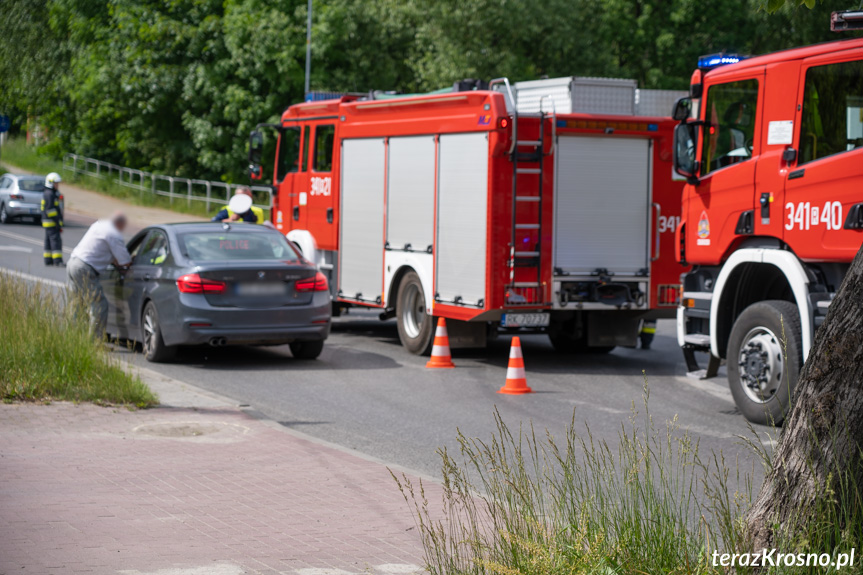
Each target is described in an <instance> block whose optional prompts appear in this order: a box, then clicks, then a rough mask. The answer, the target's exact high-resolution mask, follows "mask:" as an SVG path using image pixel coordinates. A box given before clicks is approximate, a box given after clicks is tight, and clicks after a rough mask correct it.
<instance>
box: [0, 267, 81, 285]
mask: <svg viewBox="0 0 863 575" xmlns="http://www.w3.org/2000/svg"><path fill="white" fill-rule="evenodd" d="M0 273H4V274H6V275H10V276H13V277H17V278H21V279H22V280H26V281H31V282H41V283H44V284H48V285H50V286H54V287H56V288H61V289H66V283H65V282H58V281H57V280H51V279H48V278H41V277H39V276H34V275H30V274H25V273H24V272H19V271H18V270H12V269H9V268H0Z"/></svg>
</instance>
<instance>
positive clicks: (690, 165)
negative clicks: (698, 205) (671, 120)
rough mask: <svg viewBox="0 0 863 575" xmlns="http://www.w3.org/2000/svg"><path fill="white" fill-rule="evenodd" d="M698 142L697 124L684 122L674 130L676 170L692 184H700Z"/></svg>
mask: <svg viewBox="0 0 863 575" xmlns="http://www.w3.org/2000/svg"><path fill="white" fill-rule="evenodd" d="M697 142H698V125H697V124H695V123H693V122H690V123H687V122H683V123H681V124H678V125H677V127H676V128H675V129H674V170H675V171H676V172H677V173H678V174H680V175H681V176H683V177H684V178H686V180H687V181H688V182H689V183H690V184H697V183H698V160H697V159H696V157H695V151H696V149H697V145H696V143H697Z"/></svg>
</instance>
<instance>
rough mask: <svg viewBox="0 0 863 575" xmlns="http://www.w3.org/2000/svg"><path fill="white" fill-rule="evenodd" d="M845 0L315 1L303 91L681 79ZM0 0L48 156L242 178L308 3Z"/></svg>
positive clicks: (800, 38)
mask: <svg viewBox="0 0 863 575" xmlns="http://www.w3.org/2000/svg"><path fill="white" fill-rule="evenodd" d="M848 1H849V0H824V1H823V2H818V3H817V4H815V5H814V6H813V7H812V9H811V10H809V9H806V8H803V7H801V6H800V1H799V0H787V2H784V1H779V0H777V1H776V2H774V1H773V0H769V1H768V0H711V1H710V2H704V1H703V0H543V1H541V2H536V1H535V0H471V1H469V2H465V1H464V0H365V1H363V2H358V1H356V0H315V14H314V22H315V23H314V28H313V40H312V88H313V89H318V90H334V91H345V92H366V91H368V90H372V89H383V90H398V91H403V92H413V91H421V90H432V89H437V88H441V87H444V86H447V85H450V84H452V83H453V82H454V81H456V80H459V79H462V78H483V79H490V78H492V77H498V76H508V77H509V78H511V79H513V80H525V79H534V78H538V77H542V76H549V77H554V76H568V75H582V76H610V77H624V78H635V79H637V80H638V82H639V85H640V86H642V87H646V88H668V89H674V88H676V89H683V88H685V86H686V85H687V84H688V80H689V76H690V74H691V72H692V68H693V66H694V63H695V60H696V58H697V57H698V56H699V55H701V54H705V53H711V52H717V51H721V50H729V51H740V52H744V53H750V54H757V53H763V52H769V51H772V50H777V49H782V48H788V47H792V46H796V45H801V44H808V43H813V42H819V41H825V40H830V39H834V38H836V36H834V35H831V33H830V31H829V26H828V21H829V14H830V12H831V11H832V10H839V9H843V8H848V7H849V6H848V5H847V4H848ZM807 4H808V3H807ZM767 9H772V10H774V13H769V12H768V10H767ZM3 10H4V17H3V18H2V19H0V37H2V38H4V41H3V42H0V110H2V111H6V112H7V113H9V112H11V113H12V114H13V115H14V117H15V121H16V123H18V124H19V125H20V124H22V123H23V121H24V120H25V119H26V117H27V116H28V115H33V116H40V119H41V121H42V123H43V124H46V125H48V126H49V127H50V130H51V132H50V133H51V135H52V144H51V146H52V148H53V151H54V152H60V151H68V150H74V151H76V152H78V153H83V154H87V155H91V156H96V157H100V158H104V159H110V160H113V161H116V162H119V163H123V164H127V165H131V166H135V167H141V168H148V169H152V170H155V171H158V172H161V173H166V174H176V175H187V176H195V177H205V178H222V179H225V180H229V181H239V180H242V179H244V178H245V176H244V173H243V170H244V165H245V161H244V156H245V148H246V135H247V134H248V132H249V131H250V130H251V129H252V128H253V127H254V126H255V125H256V124H257V123H259V122H271V121H274V120H276V119H277V118H278V115H279V113H280V112H281V111H282V110H283V109H284V108H285V107H286V106H288V105H289V104H291V103H294V102H297V101H299V100H301V99H302V97H303V94H302V89H303V74H304V59H305V20H306V1H305V0H3Z"/></svg>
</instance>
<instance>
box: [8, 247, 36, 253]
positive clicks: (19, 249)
mask: <svg viewBox="0 0 863 575" xmlns="http://www.w3.org/2000/svg"><path fill="white" fill-rule="evenodd" d="M0 252H24V253H27V254H32V253H33V250H32V249H30V248H25V247H22V246H0Z"/></svg>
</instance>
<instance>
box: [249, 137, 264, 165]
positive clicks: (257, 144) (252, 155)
mask: <svg viewBox="0 0 863 575" xmlns="http://www.w3.org/2000/svg"><path fill="white" fill-rule="evenodd" d="M263 154H264V135H263V134H262V133H260V132H259V131H258V130H255V131H253V132H252V133H251V134H249V164H252V165H256V166H260V165H261V160H262V159H263Z"/></svg>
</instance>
